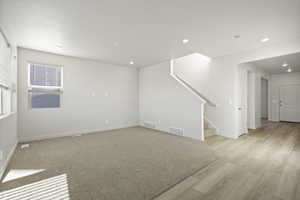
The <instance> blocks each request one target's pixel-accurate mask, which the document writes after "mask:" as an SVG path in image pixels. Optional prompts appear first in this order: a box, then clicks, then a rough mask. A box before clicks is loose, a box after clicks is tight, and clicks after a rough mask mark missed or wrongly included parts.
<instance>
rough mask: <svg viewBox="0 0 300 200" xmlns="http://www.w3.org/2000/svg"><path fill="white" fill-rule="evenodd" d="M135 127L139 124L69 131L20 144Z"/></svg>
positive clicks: (45, 135) (29, 137) (26, 139)
mask: <svg viewBox="0 0 300 200" xmlns="http://www.w3.org/2000/svg"><path fill="white" fill-rule="evenodd" d="M135 126H138V124H131V125H125V126H118V127H110V128H105V129H85V130H80V131H68V132H60V133H53V134H44V135H35V136H26V137H21V138H19V142H32V141H37V140H45V139H51V138H59V137H67V136H74V135H79V134H80V135H83V134H90V133H95V132H103V131H110V130H117V129H122V128H130V127H135Z"/></svg>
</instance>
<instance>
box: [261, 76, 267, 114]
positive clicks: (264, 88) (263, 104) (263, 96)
mask: <svg viewBox="0 0 300 200" xmlns="http://www.w3.org/2000/svg"><path fill="white" fill-rule="evenodd" d="M261 117H262V118H265V119H267V118H268V80H266V79H262V80H261Z"/></svg>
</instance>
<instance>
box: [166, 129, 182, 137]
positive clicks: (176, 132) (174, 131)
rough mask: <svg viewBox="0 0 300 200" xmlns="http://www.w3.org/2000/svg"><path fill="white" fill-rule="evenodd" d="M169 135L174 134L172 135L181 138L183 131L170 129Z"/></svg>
mask: <svg viewBox="0 0 300 200" xmlns="http://www.w3.org/2000/svg"><path fill="white" fill-rule="evenodd" d="M169 130H170V133H172V134H174V135H179V136H183V129H182V128H172V127H171V128H170V129H169Z"/></svg>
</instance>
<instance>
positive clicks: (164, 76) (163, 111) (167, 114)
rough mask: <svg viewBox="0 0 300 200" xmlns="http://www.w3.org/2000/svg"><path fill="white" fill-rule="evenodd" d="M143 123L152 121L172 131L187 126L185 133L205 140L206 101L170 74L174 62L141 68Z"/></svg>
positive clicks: (160, 128)
mask: <svg viewBox="0 0 300 200" xmlns="http://www.w3.org/2000/svg"><path fill="white" fill-rule="evenodd" d="M139 87H140V88H139V91H140V124H141V125H143V123H144V122H151V123H154V124H155V126H156V127H155V129H158V130H161V131H165V132H169V133H171V132H170V130H169V129H170V127H174V128H182V129H184V136H187V137H191V138H195V139H199V140H200V139H201V130H202V128H203V124H202V123H203V118H202V114H201V111H202V109H203V107H202V105H203V101H201V100H199V99H198V98H197V97H196V96H195V95H193V94H192V93H191V92H189V91H188V90H187V89H185V88H184V87H183V86H182V85H180V84H179V83H178V82H177V81H176V80H175V79H173V78H172V77H171V76H170V62H163V63H161V64H157V65H154V66H149V67H145V68H142V69H141V70H140V86H139Z"/></svg>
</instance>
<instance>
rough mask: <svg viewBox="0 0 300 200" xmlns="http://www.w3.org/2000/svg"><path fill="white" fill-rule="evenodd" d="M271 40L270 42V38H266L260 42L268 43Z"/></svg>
mask: <svg viewBox="0 0 300 200" xmlns="http://www.w3.org/2000/svg"><path fill="white" fill-rule="evenodd" d="M269 40H270V38H268V37H265V38H262V39H261V40H260V41H261V42H268V41H269Z"/></svg>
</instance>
